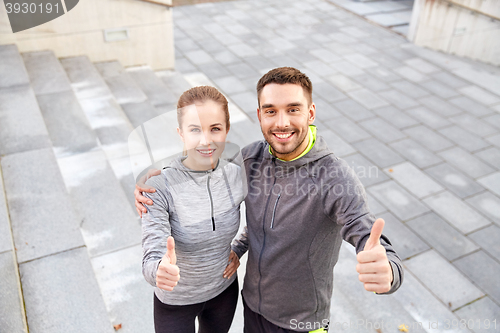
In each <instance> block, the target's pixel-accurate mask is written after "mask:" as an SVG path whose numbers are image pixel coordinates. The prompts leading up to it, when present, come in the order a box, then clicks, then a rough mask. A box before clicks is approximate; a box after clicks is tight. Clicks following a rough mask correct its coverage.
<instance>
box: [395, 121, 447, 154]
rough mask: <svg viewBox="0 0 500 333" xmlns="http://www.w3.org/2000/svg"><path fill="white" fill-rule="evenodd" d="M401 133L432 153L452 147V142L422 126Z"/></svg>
mask: <svg viewBox="0 0 500 333" xmlns="http://www.w3.org/2000/svg"><path fill="white" fill-rule="evenodd" d="M410 119H413V118H410ZM403 132H404V133H405V134H407V135H409V136H410V137H412V138H413V140H415V141H416V142H418V143H420V144H421V145H423V146H424V147H426V148H427V149H429V150H431V151H433V152H436V151H440V150H443V149H447V148H451V147H453V146H454V144H453V142H451V141H450V140H448V139H446V138H444V137H443V136H442V135H440V134H438V133H437V132H436V131H433V130H432V129H430V128H428V127H427V126H424V125H418V126H413V127H409V128H405V129H403Z"/></svg>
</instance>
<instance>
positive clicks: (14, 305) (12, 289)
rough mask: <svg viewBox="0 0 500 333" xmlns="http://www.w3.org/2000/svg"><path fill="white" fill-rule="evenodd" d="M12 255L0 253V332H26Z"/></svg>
mask: <svg viewBox="0 0 500 333" xmlns="http://www.w3.org/2000/svg"><path fill="white" fill-rule="evenodd" d="M14 258H15V257H14V253H13V252H12V251H7V252H3V253H0V295H2V297H1V298H0V326H2V332H19V333H26V332H28V330H27V327H26V322H25V321H26V319H25V312H24V304H23V303H22V299H21V298H22V291H21V285H20V283H19V275H18V273H17V263H16V261H15V259H14Z"/></svg>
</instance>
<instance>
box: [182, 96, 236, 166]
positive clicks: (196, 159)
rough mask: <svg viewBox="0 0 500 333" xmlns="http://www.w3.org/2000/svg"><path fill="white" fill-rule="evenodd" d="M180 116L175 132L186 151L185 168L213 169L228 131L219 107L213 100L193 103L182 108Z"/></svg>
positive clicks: (223, 113) (222, 148)
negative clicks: (180, 119) (180, 121)
mask: <svg viewBox="0 0 500 333" xmlns="http://www.w3.org/2000/svg"><path fill="white" fill-rule="evenodd" d="M182 113H183V115H182V124H179V126H180V127H179V128H178V129H177V131H178V133H179V135H180V136H181V139H182V141H183V142H184V148H185V149H186V151H187V158H186V159H185V160H184V161H183V163H184V165H185V166H187V167H188V168H190V169H192V170H198V171H202V170H210V169H214V168H215V167H216V166H217V162H218V160H219V157H220V156H221V154H222V152H223V151H224V147H225V142H226V136H227V132H228V130H229V129H228V128H227V124H226V114H225V112H224V110H223V109H222V106H221V105H220V104H219V103H217V102H214V101H212V100H207V101H205V102H195V104H192V105H188V106H186V107H185V108H183V110H182Z"/></svg>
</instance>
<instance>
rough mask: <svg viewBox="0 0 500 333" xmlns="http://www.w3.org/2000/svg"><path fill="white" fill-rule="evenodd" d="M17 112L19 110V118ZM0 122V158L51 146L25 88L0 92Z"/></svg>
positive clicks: (40, 116) (39, 113) (32, 97)
mask: <svg viewBox="0 0 500 333" xmlns="http://www.w3.org/2000/svg"><path fill="white" fill-rule="evenodd" d="M19 110H22V115H20V113H19ZM0 119H1V122H2V130H0V155H6V154H12V153H16V152H23V151H27V150H32V149H41V148H47V147H50V146H51V142H50V139H49V135H48V132H47V128H46V127H45V123H44V121H43V117H42V114H41V112H40V109H39V107H38V103H37V101H36V98H35V95H34V94H33V90H31V88H30V86H29V85H22V86H15V87H12V88H4V89H0Z"/></svg>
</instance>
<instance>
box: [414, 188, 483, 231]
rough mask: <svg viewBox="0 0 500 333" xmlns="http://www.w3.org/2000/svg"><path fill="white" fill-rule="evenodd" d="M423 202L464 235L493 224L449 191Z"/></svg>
mask: <svg viewBox="0 0 500 333" xmlns="http://www.w3.org/2000/svg"><path fill="white" fill-rule="evenodd" d="M423 202H424V203H426V204H427V205H428V206H429V207H431V208H432V210H434V211H435V212H436V213H437V214H438V215H440V216H441V217H443V218H444V219H445V220H446V221H447V222H448V223H450V224H451V225H453V226H454V227H456V228H457V229H458V230H460V231H461V232H463V233H464V234H468V233H470V232H473V231H476V230H478V229H480V228H482V227H485V226H487V225H490V224H491V222H490V221H489V220H488V219H487V218H485V217H484V216H483V215H481V214H479V213H478V212H477V211H476V210H475V209H473V208H472V207H470V206H469V205H467V204H466V203H464V202H463V201H461V200H460V199H459V198H458V197H456V196H454V195H453V194H451V193H450V192H447V191H446V192H442V193H439V194H436V195H434V196H431V197H428V198H426V199H424V200H423Z"/></svg>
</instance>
